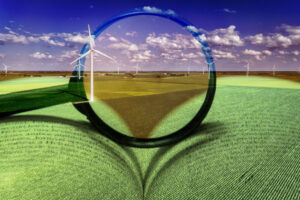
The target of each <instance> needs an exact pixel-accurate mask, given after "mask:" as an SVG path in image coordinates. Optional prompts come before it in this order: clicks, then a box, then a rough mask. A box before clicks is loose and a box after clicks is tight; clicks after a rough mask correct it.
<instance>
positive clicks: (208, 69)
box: [205, 60, 212, 79]
mask: <svg viewBox="0 0 300 200" xmlns="http://www.w3.org/2000/svg"><path fill="white" fill-rule="evenodd" d="M205 62H206V64H207V65H208V79H210V65H211V64H212V62H209V63H208V62H207V61H206V60H205Z"/></svg>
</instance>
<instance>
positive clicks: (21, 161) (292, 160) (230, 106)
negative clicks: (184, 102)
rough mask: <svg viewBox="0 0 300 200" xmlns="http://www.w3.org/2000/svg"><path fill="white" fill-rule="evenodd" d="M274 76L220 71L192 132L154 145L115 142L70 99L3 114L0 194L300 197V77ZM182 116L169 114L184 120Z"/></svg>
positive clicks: (21, 196)
mask: <svg viewBox="0 0 300 200" xmlns="http://www.w3.org/2000/svg"><path fill="white" fill-rule="evenodd" d="M257 83H260V85H257ZM264 83H266V84H264ZM269 83H270V80H269V79H264V78H261V77H249V78H248V79H246V78H245V77H234V78H232V77H228V78H219V79H218V80H217V85H218V88H217V90H216V96H215V99H214V102H213V105H212V108H211V110H210V112H209V113H208V116H207V117H206V118H205V120H204V122H203V125H202V126H201V127H200V128H199V129H198V130H197V131H196V132H195V134H193V135H192V136H190V137H189V138H187V139H186V140H184V141H181V142H180V143H178V144H176V145H173V146H169V147H162V148H155V149H134V148H125V147H121V146H119V145H117V144H115V143H113V142H112V141H110V140H108V139H107V138H105V137H102V136H101V135H100V134H98V133H97V131H96V130H94V129H93V127H92V126H91V125H90V123H89V122H88V120H87V119H86V118H85V117H84V116H83V115H81V114H80V113H79V112H77V111H76V110H75V109H74V108H73V106H72V105H71V104H63V105H58V106H53V107H49V108H44V109H40V110H35V111H30V112H25V113H22V114H19V115H17V116H12V117H9V118H3V119H1V120H0V133H1V138H0V155H1V156H0V197H1V199H4V200H6V199H46V200H47V199H129V200H140V199H149V200H152V199H153V200H155V199H197V198H198V199H299V173H298V171H299V151H300V149H299V139H300V138H299V136H300V135H299V130H300V123H299V122H300V118H299V117H300V116H299V112H300V110H299V109H300V93H299V90H300V88H299V85H300V84H299V83H296V82H286V81H283V80H281V79H272V84H269ZM19 84H20V87H21V86H22V84H23V82H20V83H19ZM268 84H269V86H268V87H266V85H268ZM283 86H284V87H283ZM189 102H191V104H192V102H193V101H189ZM181 108H182V109H184V107H181ZM108 114H109V113H108ZM186 115H189V113H184V112H182V111H180V112H179V115H177V116H176V117H174V120H172V121H176V123H181V122H182V121H183V123H184V120H185V116H186ZM173 116H175V115H173ZM173 125H174V124H171V123H169V124H168V127H167V125H166V126H165V127H164V129H165V130H168V129H172V127H173Z"/></svg>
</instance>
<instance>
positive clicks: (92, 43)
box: [71, 25, 115, 102]
mask: <svg viewBox="0 0 300 200" xmlns="http://www.w3.org/2000/svg"><path fill="white" fill-rule="evenodd" d="M88 31H89V41H88V42H89V45H90V50H88V52H86V53H85V54H83V55H81V56H80V57H79V58H77V59H76V60H74V61H73V62H71V64H73V63H74V62H76V61H78V60H80V59H82V58H84V57H85V56H87V55H88V54H90V57H91V97H90V101H91V102H92V101H94V53H96V54H99V55H102V56H104V57H106V58H109V59H110V60H112V61H115V59H113V58H112V57H110V56H108V55H106V54H104V53H102V52H100V51H98V50H96V49H94V47H95V36H94V35H91V30H90V25H88Z"/></svg>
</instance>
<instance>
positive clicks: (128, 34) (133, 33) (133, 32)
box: [125, 31, 136, 37]
mask: <svg viewBox="0 0 300 200" xmlns="http://www.w3.org/2000/svg"><path fill="white" fill-rule="evenodd" d="M125 34H126V35H127V36H130V37H134V36H136V31H132V32H127V33H125Z"/></svg>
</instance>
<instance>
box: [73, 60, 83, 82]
mask: <svg viewBox="0 0 300 200" xmlns="http://www.w3.org/2000/svg"><path fill="white" fill-rule="evenodd" d="M81 66H82V67H84V65H83V64H81V62H80V60H78V63H77V65H75V67H74V68H77V70H78V76H79V80H80V78H81V76H80V72H81Z"/></svg>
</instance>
